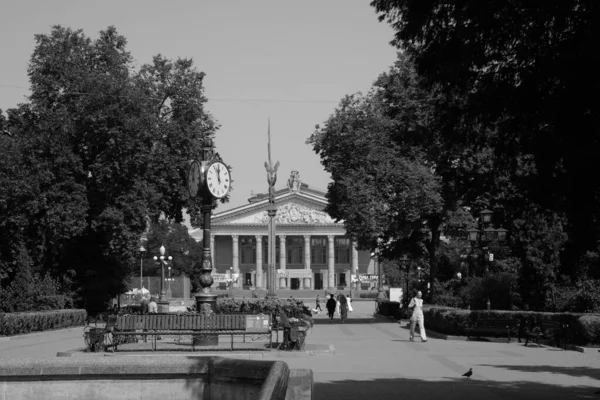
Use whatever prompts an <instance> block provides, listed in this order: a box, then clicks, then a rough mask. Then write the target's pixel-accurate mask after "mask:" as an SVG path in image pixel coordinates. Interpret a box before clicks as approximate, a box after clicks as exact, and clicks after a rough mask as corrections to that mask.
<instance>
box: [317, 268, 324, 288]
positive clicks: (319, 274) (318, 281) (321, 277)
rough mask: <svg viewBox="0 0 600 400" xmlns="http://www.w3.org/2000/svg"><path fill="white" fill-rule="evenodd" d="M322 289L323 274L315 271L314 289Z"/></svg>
mask: <svg viewBox="0 0 600 400" xmlns="http://www.w3.org/2000/svg"><path fill="white" fill-rule="evenodd" d="M321 289H323V274H322V273H320V272H315V290H321Z"/></svg>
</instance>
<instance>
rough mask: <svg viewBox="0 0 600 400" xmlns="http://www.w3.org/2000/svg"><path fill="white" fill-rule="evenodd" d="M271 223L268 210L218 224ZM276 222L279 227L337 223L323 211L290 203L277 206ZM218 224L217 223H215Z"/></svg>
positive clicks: (253, 212)
mask: <svg viewBox="0 0 600 400" xmlns="http://www.w3.org/2000/svg"><path fill="white" fill-rule="evenodd" d="M268 222H269V216H268V215H267V210H266V209H263V210H259V211H252V212H248V213H246V214H244V215H239V216H238V217H237V218H232V219H231V220H229V221H227V222H225V221H222V222H221V221H219V222H218V223H221V224H222V223H229V224H267V223H268ZM275 222H276V223H277V224H279V225H285V224H293V225H299V224H311V225H314V224H335V221H334V220H333V219H332V218H331V217H330V216H329V214H327V213H326V212H324V211H323V210H322V209H317V208H314V207H310V206H306V205H303V204H299V203H294V202H289V203H285V204H282V205H279V206H277V214H276V215H275ZM215 223H217V221H215Z"/></svg>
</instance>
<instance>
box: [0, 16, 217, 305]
mask: <svg viewBox="0 0 600 400" xmlns="http://www.w3.org/2000/svg"><path fill="white" fill-rule="evenodd" d="M36 43H37V44H36V47H35V50H34V53H33V55H32V57H31V61H30V65H29V70H28V73H29V78H30V82H31V96H30V101H29V103H27V104H25V105H22V106H20V107H19V108H18V109H16V110H12V111H11V112H10V113H9V121H8V123H7V124H8V126H9V128H10V129H11V130H13V131H14V132H16V135H17V141H18V142H19V143H21V144H20V146H25V145H26V144H27V143H28V142H31V146H30V148H32V149H35V151H34V152H33V153H34V154H36V155H38V156H40V155H42V156H44V157H46V158H47V159H48V160H50V161H49V162H50V166H54V169H51V168H47V167H46V166H45V165H43V164H42V165H39V166H36V168H43V169H38V170H35V169H33V170H32V169H30V170H29V172H28V173H32V172H33V171H37V172H36V173H35V174H36V176H44V175H47V176H49V178H47V180H48V181H49V183H48V185H49V186H50V187H51V188H52V190H54V191H56V192H57V194H56V196H58V199H60V200H61V202H62V203H61V202H55V203H51V202H48V204H49V205H50V204H66V205H65V206H63V208H64V210H61V211H62V214H60V213H58V214H57V213H56V212H54V211H53V209H52V207H50V206H46V207H41V208H40V210H39V217H40V218H41V217H50V216H52V217H53V218H54V219H55V220H56V221H58V222H61V218H65V219H67V218H71V219H73V220H76V223H73V227H71V228H64V229H65V230H66V233H65V234H63V238H64V240H63V241H62V242H61V245H62V246H60V247H58V248H56V247H54V248H53V247H52V246H50V245H49V244H46V243H45V242H44V241H42V240H34V242H35V243H28V244H25V245H24V247H25V248H26V249H27V254H28V255H29V257H30V258H31V259H32V264H35V265H40V266H44V267H45V268H54V272H55V273H62V272H64V271H65V270H74V271H76V283H77V284H78V285H79V286H80V288H81V294H82V295H83V297H84V298H85V300H86V302H87V306H88V307H92V308H96V307H100V306H101V305H102V304H103V303H104V301H105V300H106V299H107V298H109V297H110V296H114V295H116V294H118V293H121V292H122V291H123V290H124V289H125V282H126V279H127V277H128V276H129V275H130V274H131V273H132V271H133V269H134V268H135V266H136V265H137V262H136V260H137V255H136V249H137V247H138V245H139V239H140V236H141V235H142V233H143V232H144V230H145V229H146V226H147V218H148V217H150V218H151V219H153V220H155V221H156V220H158V218H159V216H160V215H164V216H165V217H167V218H169V219H174V220H175V221H181V219H182V208H183V207H184V206H187V207H188V208H190V209H194V207H195V203H196V202H198V201H200V200H197V201H191V200H190V199H189V198H188V196H187V193H186V191H185V190H184V182H185V173H186V169H187V165H188V161H189V160H190V159H194V158H198V155H199V151H200V147H201V146H202V141H203V139H204V138H206V137H210V136H214V134H215V131H216V129H217V126H216V124H215V123H214V121H213V119H212V117H211V116H210V115H209V114H208V113H206V112H205V111H204V109H203V104H204V103H205V102H206V98H205V97H204V95H203V91H204V88H203V78H204V74H203V73H201V72H199V71H197V70H196V69H195V68H194V66H193V63H192V62H191V61H190V60H177V61H174V62H173V61H169V60H166V59H164V58H163V57H161V56H157V57H155V58H154V60H153V63H152V64H150V65H146V66H143V67H142V68H141V69H140V70H139V71H137V72H136V71H135V70H134V68H133V65H132V57H131V55H130V53H129V52H128V51H127V49H126V40H125V38H124V37H123V36H121V35H119V34H118V33H117V32H116V30H115V28H113V27H109V28H108V29H107V30H105V31H102V32H100V36H99V38H97V39H95V40H91V39H89V38H87V37H86V36H85V35H84V34H83V32H82V31H73V30H71V29H68V28H63V27H60V26H55V27H53V28H52V30H51V32H50V34H47V35H36ZM22 157H25V156H22ZM30 163H33V164H34V162H30ZM34 193H35V192H34ZM27 194H28V195H29V196H30V197H35V196H34V194H30V193H29V192H28V193H27ZM69 207H71V208H73V207H74V208H75V209H74V210H71V208H69ZM15 213H16V214H17V215H21V214H20V213H19V212H18V210H17V211H15ZM63 214H64V217H61V215H63ZM42 226H44V227H45V225H42ZM57 226H59V227H60V226H65V227H68V225H67V224H65V225H57ZM11 231H12V230H11V229H9V230H8V231H6V233H8V234H10V232H11ZM36 249H41V250H40V251H42V252H45V253H47V252H49V251H55V253H56V257H57V258H56V260H55V261H56V262H55V263H54V264H53V265H50V264H48V263H45V262H44V260H43V259H39V258H37V257H36V256H35V252H36ZM3 257H4V253H3ZM32 257H33V258H32ZM14 260H15V258H14V256H12V255H8V256H7V262H13V263H14ZM40 261H41V262H40Z"/></svg>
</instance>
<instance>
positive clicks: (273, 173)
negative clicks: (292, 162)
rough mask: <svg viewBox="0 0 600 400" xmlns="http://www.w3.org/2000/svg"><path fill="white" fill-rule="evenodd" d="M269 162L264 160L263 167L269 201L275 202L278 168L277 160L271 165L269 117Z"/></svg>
mask: <svg viewBox="0 0 600 400" xmlns="http://www.w3.org/2000/svg"><path fill="white" fill-rule="evenodd" d="M268 135H269V142H268V149H269V162H268V163H267V162H266V161H265V169H266V170H267V183H268V184H269V203H271V204H275V182H277V169H278V168H279V161H277V163H276V164H275V166H273V163H272V162H271V118H269V129H268Z"/></svg>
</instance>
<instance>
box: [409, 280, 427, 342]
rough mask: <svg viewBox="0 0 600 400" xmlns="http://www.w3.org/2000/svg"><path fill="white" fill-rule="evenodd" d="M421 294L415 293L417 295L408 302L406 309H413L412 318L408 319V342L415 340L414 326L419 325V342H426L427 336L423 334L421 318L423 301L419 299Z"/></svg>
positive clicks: (423, 324) (422, 320)
mask: <svg viewBox="0 0 600 400" xmlns="http://www.w3.org/2000/svg"><path fill="white" fill-rule="evenodd" d="M422 296H423V293H421V292H420V291H419V292H417V295H416V296H415V297H413V298H412V299H411V300H410V304H409V305H408V308H412V309H413V313H412V317H410V341H411V342H414V340H415V325H416V323H417V322H418V323H419V332H421V340H422V341H423V342H426V341H427V335H426V334H425V317H424V316H423V299H422V298H421V297H422Z"/></svg>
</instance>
